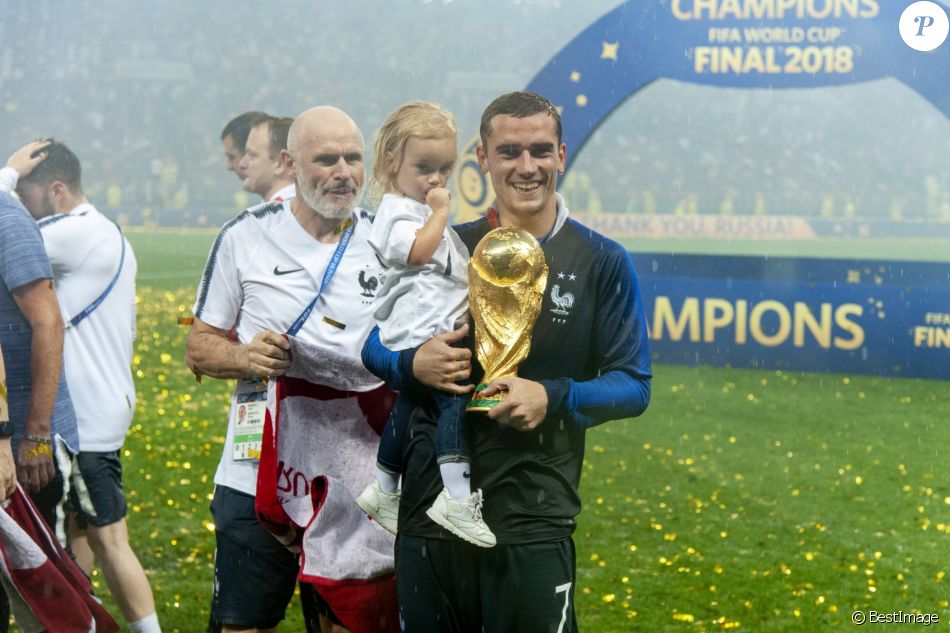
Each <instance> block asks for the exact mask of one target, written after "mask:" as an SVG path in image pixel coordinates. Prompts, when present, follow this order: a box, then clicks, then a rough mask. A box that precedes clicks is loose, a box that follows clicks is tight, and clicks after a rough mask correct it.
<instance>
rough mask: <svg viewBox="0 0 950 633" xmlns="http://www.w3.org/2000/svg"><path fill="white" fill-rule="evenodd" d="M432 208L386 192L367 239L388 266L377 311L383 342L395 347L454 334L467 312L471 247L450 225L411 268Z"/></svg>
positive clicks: (378, 297) (377, 301) (408, 346)
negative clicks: (415, 245)
mask: <svg viewBox="0 0 950 633" xmlns="http://www.w3.org/2000/svg"><path fill="white" fill-rule="evenodd" d="M431 215H432V209H430V208H429V206H428V205H425V204H421V203H419V202H416V201H415V200H413V199H412V198H407V197H405V196H398V195H395V194H391V193H388V194H386V195H384V196H383V199H382V200H381V201H380V203H379V209H377V210H376V220H375V221H374V222H373V230H372V232H371V233H370V238H369V243H370V245H371V246H372V247H373V249H374V250H375V251H376V253H377V255H378V256H379V258H380V260H382V262H383V264H384V265H385V266H386V267H387V270H386V283H384V284H383V287H382V288H381V289H380V291H379V294H378V296H377V297H376V311H375V314H374V315H373V316H374V317H375V319H376V321H377V322H378V323H379V340H380V342H382V344H383V345H385V346H386V347H388V348H389V349H391V350H402V349H408V348H411V347H416V346H418V345H421V344H422V343H424V342H425V341H427V340H429V339H430V338H432V337H433V336H436V335H438V334H444V333H445V332H451V331H452V330H453V329H455V327H456V322H458V321H459V319H461V318H462V317H463V316H464V315H465V314H466V313H467V312H468V249H467V248H466V247H465V244H463V243H462V240H461V239H459V236H458V235H457V234H456V233H455V231H454V230H453V229H452V227H451V226H448V225H447V226H446V227H445V231H443V233H442V241H441V242H440V243H439V246H438V248H437V249H436V251H435V253H434V254H433V255H432V258H431V259H430V260H429V262H428V263H427V264H425V265H424V266H410V265H409V264H408V263H407V262H408V260H409V251H410V250H411V249H412V244H413V242H414V241H415V239H416V231H418V230H419V229H421V228H422V226H423V225H424V224H425V222H426V220H427V219H428V218H429V216H431Z"/></svg>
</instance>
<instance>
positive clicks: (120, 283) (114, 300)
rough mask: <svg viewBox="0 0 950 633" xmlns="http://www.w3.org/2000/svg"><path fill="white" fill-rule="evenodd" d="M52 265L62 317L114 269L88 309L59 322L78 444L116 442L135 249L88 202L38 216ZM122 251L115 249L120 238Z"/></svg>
mask: <svg viewBox="0 0 950 633" xmlns="http://www.w3.org/2000/svg"><path fill="white" fill-rule="evenodd" d="M39 227H40V232H41V233H42V234H43V242H44V244H45V246H46V252H47V254H48V255H49V260H50V264H52V266H53V278H54V280H55V283H56V296H57V298H58V299H59V305H60V310H61V311H62V314H63V321H65V322H66V323H67V324H68V323H69V320H70V319H72V318H73V317H75V316H76V315H78V314H79V313H80V312H82V311H83V310H85V309H86V308H88V307H89V306H90V304H92V303H93V302H94V301H95V300H96V299H97V298H98V297H99V296H100V295H101V294H102V293H103V291H104V290H105V289H106V288H107V287H108V286H109V283H110V282H111V281H112V279H113V277H114V276H115V273H116V271H117V270H118V269H119V259H120V256H121V257H122V258H123V264H122V272H121V273H120V274H119V277H118V279H117V280H116V283H115V285H114V286H113V287H112V290H110V291H109V294H108V295H106V298H105V299H104V300H103V301H102V303H100V304H99V306H98V307H97V308H96V309H95V310H93V311H92V312H91V313H90V314H89V316H87V317H86V318H85V319H83V320H82V321H80V322H79V323H78V324H76V325H75V326H73V327H67V330H66V335H65V342H64V344H63V362H64V365H65V369H66V381H67V382H68V384H69V392H70V395H71V396H72V401H73V407H74V408H75V409H76V422H77V424H78V427H79V450H80V451H82V452H108V451H115V450H118V449H119V448H121V446H122V442H123V441H124V440H125V434H126V433H127V432H128V430H129V424H131V422H132V414H133V412H134V411H135V385H134V383H133V381H132V370H131V365H132V343H133V341H134V339H135V273H136V270H137V265H136V262H135V254H134V253H133V252H132V247H131V246H130V245H129V243H128V241H127V240H126V239H125V238H124V237H123V236H122V234H121V233H120V232H119V227H117V226H116V225H115V224H113V223H112V221H110V220H109V219H108V218H106V217H105V216H104V215H102V214H101V213H99V212H98V211H97V210H96V208H95V207H93V206H92V205H91V204H89V203H88V202H86V203H83V204H80V205H78V206H76V207H75V208H73V209H72V210H71V211H69V212H68V213H62V214H56V215H52V216H49V217H47V218H43V219H42V220H40V222H39ZM123 243H124V244H125V254H124V255H122V245H123Z"/></svg>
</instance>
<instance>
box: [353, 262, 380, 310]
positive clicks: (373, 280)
mask: <svg viewBox="0 0 950 633" xmlns="http://www.w3.org/2000/svg"><path fill="white" fill-rule="evenodd" d="M367 273H368V269H365V268H364V269H363V270H361V271H360V276H359V279H358V280H357V281H359V282H360V288H362V292H361V293H360V294H361V295H362V296H364V297H368V298H370V299H373V298H374V297H375V296H376V289H377V288H379V277H377V276H376V275H373V274H372V273H369V274H367ZM364 303H365V302H364Z"/></svg>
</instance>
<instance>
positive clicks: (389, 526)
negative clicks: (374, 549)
mask: <svg viewBox="0 0 950 633" xmlns="http://www.w3.org/2000/svg"><path fill="white" fill-rule="evenodd" d="M399 496H400V495H399V493H398V492H386V491H385V490H383V489H382V488H380V487H379V482H378V481H376V480H375V479H374V480H373V483H371V484H370V485H368V486H366V488H365V489H364V490H363V492H361V493H360V496H358V497H357V498H356V503H357V504H358V505H359V507H361V508H362V509H363V512H365V513H366V514H368V515H369V516H370V517H371V518H372V519H373V520H374V521H376V522H377V523H379V524H380V525H381V526H383V527H384V528H386V530H387V531H389V532H391V533H393V534H395V533H396V526H397V525H398V523H399Z"/></svg>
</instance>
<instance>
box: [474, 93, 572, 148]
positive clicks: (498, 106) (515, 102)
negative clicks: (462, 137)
mask: <svg viewBox="0 0 950 633" xmlns="http://www.w3.org/2000/svg"><path fill="white" fill-rule="evenodd" d="M541 112H544V113H547V114H548V115H550V116H551V118H552V119H554V127H555V129H556V131H557V142H558V145H560V144H561V114H560V112H558V111H557V108H555V107H554V104H552V103H551V102H550V101H548V100H547V99H545V98H544V97H542V96H541V95H539V94H536V93H534V92H524V91H518V92H509V93H508V94H503V95H501V96H500V97H498V98H497V99H495V100H494V101H492V102H491V103H489V104H488V107H487V108H485V111H484V112H483V113H482V122H481V125H480V126H479V129H478V133H479V136H481V140H482V146H483V147H484V146H485V145H486V144H487V143H488V137H489V136H491V121H492V119H494V118H495V117H496V116H498V115H500V114H505V115H508V116H513V117H515V118H516V119H523V118H525V117H529V116H534V115H535V114H539V113H541Z"/></svg>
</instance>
